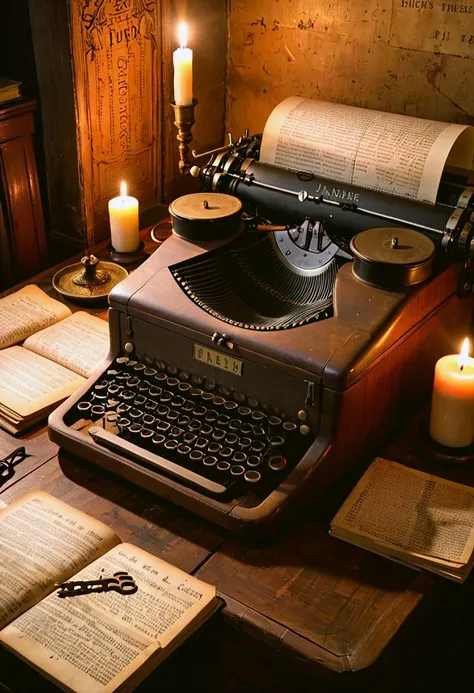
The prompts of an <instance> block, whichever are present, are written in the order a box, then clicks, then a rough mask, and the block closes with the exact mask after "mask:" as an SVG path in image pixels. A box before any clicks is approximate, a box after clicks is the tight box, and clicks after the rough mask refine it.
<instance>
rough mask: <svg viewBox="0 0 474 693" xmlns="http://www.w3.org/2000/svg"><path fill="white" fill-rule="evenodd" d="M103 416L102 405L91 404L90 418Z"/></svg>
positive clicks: (103, 409)
mask: <svg viewBox="0 0 474 693" xmlns="http://www.w3.org/2000/svg"><path fill="white" fill-rule="evenodd" d="M104 414H105V407H104V405H103V404H93V405H92V407H91V416H92V417H93V418H99V417H100V416H104Z"/></svg>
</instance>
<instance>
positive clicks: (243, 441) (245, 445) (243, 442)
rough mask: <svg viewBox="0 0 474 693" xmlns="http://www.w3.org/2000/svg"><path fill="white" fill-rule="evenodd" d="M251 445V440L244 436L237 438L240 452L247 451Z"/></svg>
mask: <svg viewBox="0 0 474 693" xmlns="http://www.w3.org/2000/svg"><path fill="white" fill-rule="evenodd" d="M251 445H252V438H247V437H246V436H242V438H239V448H241V449H242V450H248V449H249V448H250V446H251Z"/></svg>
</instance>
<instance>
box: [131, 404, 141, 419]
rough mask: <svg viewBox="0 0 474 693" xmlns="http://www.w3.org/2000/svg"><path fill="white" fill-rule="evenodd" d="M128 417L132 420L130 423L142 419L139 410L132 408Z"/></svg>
mask: <svg viewBox="0 0 474 693" xmlns="http://www.w3.org/2000/svg"><path fill="white" fill-rule="evenodd" d="M128 415H129V417H130V418H131V419H132V421H138V419H141V418H142V416H143V412H142V410H141V409H137V408H136V407H133V409H130V411H129V412H128Z"/></svg>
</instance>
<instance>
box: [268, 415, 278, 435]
mask: <svg viewBox="0 0 474 693" xmlns="http://www.w3.org/2000/svg"><path fill="white" fill-rule="evenodd" d="M280 426H281V419H280V418H279V417H278V416H269V417H268V428H269V431H270V435H274V433H275V432H276V431H278V430H279V428H280Z"/></svg>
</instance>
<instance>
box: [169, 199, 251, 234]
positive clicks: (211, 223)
mask: <svg viewBox="0 0 474 693" xmlns="http://www.w3.org/2000/svg"><path fill="white" fill-rule="evenodd" d="M241 210H242V203H241V201H240V200H239V199H238V198H237V197H233V196H232V195H225V194H223V193H192V194H190V195H183V197H178V198H177V199H176V200H174V201H173V202H172V203H171V204H170V206H169V213H170V216H171V219H172V222H173V233H174V234H175V235H176V236H179V237H180V238H184V239H185V240H187V241H212V240H219V239H221V238H222V239H223V238H230V237H231V236H234V235H235V234H236V233H237V232H238V231H239V230H240V228H241V226H242V222H241V218H240V213H241Z"/></svg>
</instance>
